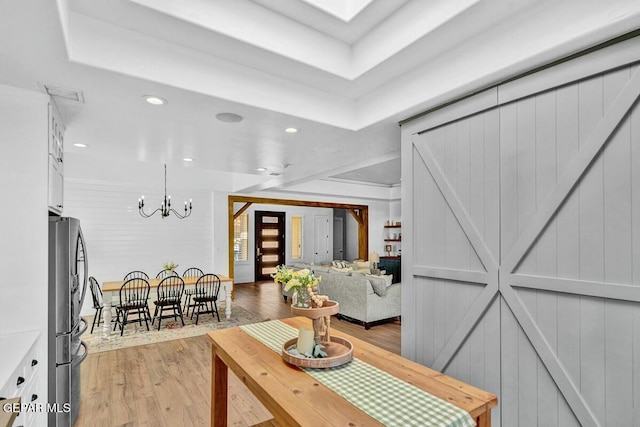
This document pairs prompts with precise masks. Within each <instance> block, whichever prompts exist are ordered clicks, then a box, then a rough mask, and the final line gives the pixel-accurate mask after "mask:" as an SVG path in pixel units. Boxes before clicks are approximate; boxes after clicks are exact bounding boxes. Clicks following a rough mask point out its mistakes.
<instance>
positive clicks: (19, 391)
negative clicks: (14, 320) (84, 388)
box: [0, 331, 47, 427]
mask: <svg viewBox="0 0 640 427" xmlns="http://www.w3.org/2000/svg"><path fill="white" fill-rule="evenodd" d="M40 339H41V338H40V332H38V331H33V332H24V333H17V334H8V335H3V336H0V348H2V349H11V351H9V352H7V354H5V355H4V356H3V363H2V364H1V365H0V398H13V397H20V398H21V406H22V408H23V409H24V410H23V411H22V412H21V413H20V414H19V415H18V417H17V418H16V419H15V421H14V422H13V425H14V426H25V427H28V426H36V425H43V424H44V422H45V415H46V414H43V413H42V411H37V410H36V408H37V407H38V406H39V405H40V404H44V403H46V401H47V398H46V389H45V386H44V385H43V384H42V383H41V381H40V379H39V377H40V376H41V375H40V371H41V370H43V369H45V366H43V360H42V358H41V357H40V356H41V355H40V354H39V351H40V348H41V346H40V345H39V344H40ZM5 358H6V359H8V360H4V359H5Z"/></svg>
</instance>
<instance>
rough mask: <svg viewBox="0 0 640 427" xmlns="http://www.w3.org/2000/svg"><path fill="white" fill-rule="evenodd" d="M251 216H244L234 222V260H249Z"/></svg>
mask: <svg viewBox="0 0 640 427" xmlns="http://www.w3.org/2000/svg"><path fill="white" fill-rule="evenodd" d="M248 234H249V215H247V214H242V215H240V216H239V217H237V218H236V219H234V220H233V260H234V261H248V260H249V240H248V238H247V236H248Z"/></svg>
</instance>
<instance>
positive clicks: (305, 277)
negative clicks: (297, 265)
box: [271, 265, 322, 291]
mask: <svg viewBox="0 0 640 427" xmlns="http://www.w3.org/2000/svg"><path fill="white" fill-rule="evenodd" d="M271 277H273V281H274V282H276V283H282V284H283V285H284V290H285V291H298V290H300V289H301V288H313V287H314V286H317V285H318V282H320V280H322V277H316V276H315V275H314V274H313V273H312V272H311V270H309V269H308V268H304V269H302V270H298V271H293V270H292V269H290V268H286V267H285V266H284V265H278V266H277V267H276V272H275V273H274V274H272V275H271Z"/></svg>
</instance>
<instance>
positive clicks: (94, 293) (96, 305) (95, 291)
mask: <svg viewBox="0 0 640 427" xmlns="http://www.w3.org/2000/svg"><path fill="white" fill-rule="evenodd" d="M89 289H91V297H92V298H93V309H94V310H95V311H96V315H95V316H94V317H93V323H92V324H91V333H93V328H94V327H95V326H96V325H98V326H100V322H102V309H103V308H104V305H103V304H102V289H100V285H99V284H98V281H97V280H96V278H95V277H93V276H91V277H89Z"/></svg>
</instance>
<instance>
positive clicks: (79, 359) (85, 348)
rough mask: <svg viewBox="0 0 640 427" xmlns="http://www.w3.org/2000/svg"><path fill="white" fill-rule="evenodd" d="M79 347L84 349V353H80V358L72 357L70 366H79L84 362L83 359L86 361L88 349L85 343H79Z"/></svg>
mask: <svg viewBox="0 0 640 427" xmlns="http://www.w3.org/2000/svg"><path fill="white" fill-rule="evenodd" d="M80 345H81V346H82V347H84V353H82V354H81V355H80V356H78V355H76V357H74V358H73V360H72V361H71V366H76V365H79V364H81V363H82V362H83V361H84V359H86V358H87V356H88V355H89V348H88V347H87V343H86V342H84V341H80Z"/></svg>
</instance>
